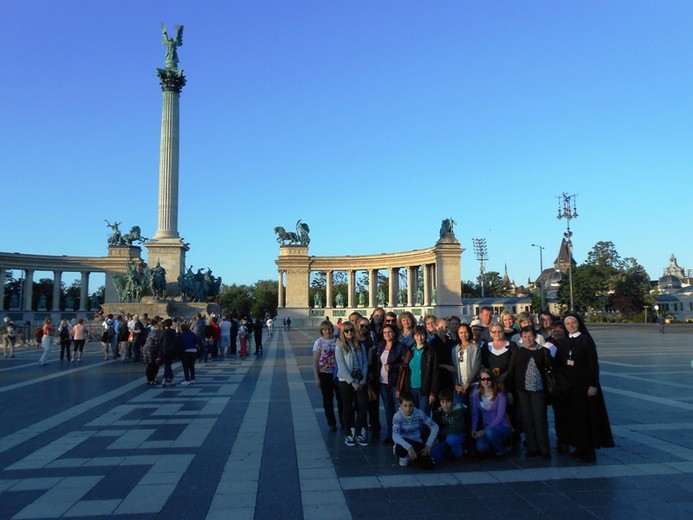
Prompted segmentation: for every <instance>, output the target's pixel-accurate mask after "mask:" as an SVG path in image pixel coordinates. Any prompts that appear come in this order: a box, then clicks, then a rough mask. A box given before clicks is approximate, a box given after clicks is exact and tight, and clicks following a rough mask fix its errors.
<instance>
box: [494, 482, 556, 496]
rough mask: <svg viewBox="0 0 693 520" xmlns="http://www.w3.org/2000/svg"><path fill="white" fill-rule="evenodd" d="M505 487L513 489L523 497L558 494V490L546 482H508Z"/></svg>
mask: <svg viewBox="0 0 693 520" xmlns="http://www.w3.org/2000/svg"><path fill="white" fill-rule="evenodd" d="M505 485H506V486H507V487H508V489H511V490H512V491H514V492H515V493H517V494H518V495H520V496H522V497H526V496H528V495H544V494H547V493H556V490H555V489H553V488H552V487H551V486H549V485H548V484H546V482H508V483H507V484H505Z"/></svg>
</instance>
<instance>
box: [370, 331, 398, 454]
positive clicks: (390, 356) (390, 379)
mask: <svg viewBox="0 0 693 520" xmlns="http://www.w3.org/2000/svg"><path fill="white" fill-rule="evenodd" d="M403 354H404V345H402V344H401V343H400V342H399V341H397V331H396V329H395V326H394V325H390V324H386V325H383V341H381V342H380V344H379V345H378V357H377V360H378V365H377V366H378V381H379V382H380V398H381V399H382V400H383V407H384V408H385V421H386V424H387V437H385V439H383V444H392V418H393V417H394V415H395V412H396V411H397V410H396V406H397V405H396V403H397V379H398V378H399V367H400V365H401V363H402V355H403Z"/></svg>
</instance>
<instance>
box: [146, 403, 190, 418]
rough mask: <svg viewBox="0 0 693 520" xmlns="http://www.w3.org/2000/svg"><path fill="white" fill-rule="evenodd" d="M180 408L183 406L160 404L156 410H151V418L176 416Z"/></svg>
mask: <svg viewBox="0 0 693 520" xmlns="http://www.w3.org/2000/svg"><path fill="white" fill-rule="evenodd" d="M181 408H183V405H182V404H178V403H168V404H162V405H161V406H159V407H158V408H157V409H156V410H152V417H157V416H161V415H164V416H167V417H168V416H170V415H176V414H177V413H178V411H179V410H180V409H181Z"/></svg>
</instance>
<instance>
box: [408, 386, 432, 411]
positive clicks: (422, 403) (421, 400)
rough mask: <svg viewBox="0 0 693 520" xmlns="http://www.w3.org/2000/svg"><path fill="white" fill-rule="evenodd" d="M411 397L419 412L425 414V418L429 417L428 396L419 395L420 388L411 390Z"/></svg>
mask: <svg viewBox="0 0 693 520" xmlns="http://www.w3.org/2000/svg"><path fill="white" fill-rule="evenodd" d="M411 395H413V396H414V402H415V403H416V404H417V407H418V408H419V410H421V411H422V412H423V413H425V414H426V415H427V416H429V417H430V416H431V405H430V404H428V396H427V395H421V388H412V389H411Z"/></svg>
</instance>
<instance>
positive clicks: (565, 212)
mask: <svg viewBox="0 0 693 520" xmlns="http://www.w3.org/2000/svg"><path fill="white" fill-rule="evenodd" d="M575 197H576V195H575V194H573V195H568V194H567V193H562V194H561V195H560V196H559V197H557V198H558V220H561V219H565V220H566V232H565V233H563V236H564V237H565V239H566V242H567V245H568V283H569V284H570V310H571V312H572V311H573V309H574V302H573V240H572V237H573V232H572V231H571V230H570V221H571V220H573V219H574V218H577V216H578V214H577V207H576V206H575Z"/></svg>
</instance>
